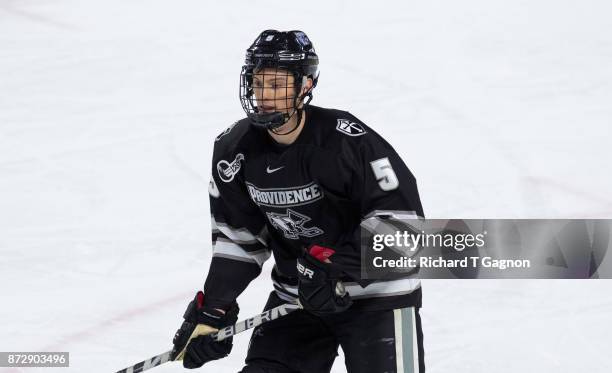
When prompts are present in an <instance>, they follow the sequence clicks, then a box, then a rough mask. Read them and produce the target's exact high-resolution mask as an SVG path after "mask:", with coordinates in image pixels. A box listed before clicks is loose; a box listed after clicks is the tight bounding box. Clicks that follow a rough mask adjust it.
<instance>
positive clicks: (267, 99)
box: [253, 68, 296, 113]
mask: <svg viewBox="0 0 612 373" xmlns="http://www.w3.org/2000/svg"><path fill="white" fill-rule="evenodd" d="M294 84H295V79H294V76H293V74H291V73H290V72H288V71H286V70H280V69H274V68H266V69H261V70H258V71H255V72H254V74H253V92H254V93H255V99H256V100H257V108H258V109H259V110H260V112H263V113H272V112H280V113H290V112H291V111H292V110H293V109H294V99H295V91H296V89H295V85H294Z"/></svg>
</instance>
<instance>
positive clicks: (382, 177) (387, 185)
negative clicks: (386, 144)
mask: <svg viewBox="0 0 612 373" xmlns="http://www.w3.org/2000/svg"><path fill="white" fill-rule="evenodd" d="M370 166H372V171H373V172H374V176H375V177H376V180H378V186H379V187H380V189H382V190H384V191H385V192H388V191H390V190H393V189H397V187H398V186H399V181H398V180H397V176H395V171H393V168H392V167H391V163H390V162H389V158H387V157H385V158H381V159H377V160H375V161H372V162H370Z"/></svg>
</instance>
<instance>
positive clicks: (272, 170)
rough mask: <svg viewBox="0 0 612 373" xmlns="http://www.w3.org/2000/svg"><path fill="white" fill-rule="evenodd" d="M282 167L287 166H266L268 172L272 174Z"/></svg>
mask: <svg viewBox="0 0 612 373" xmlns="http://www.w3.org/2000/svg"><path fill="white" fill-rule="evenodd" d="M281 168H285V166H281V167H279V168H270V166H268V167H266V172H267V173H269V174H271V173H272V172H276V171H278V170H280V169H281Z"/></svg>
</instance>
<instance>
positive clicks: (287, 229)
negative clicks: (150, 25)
mask: <svg viewBox="0 0 612 373" xmlns="http://www.w3.org/2000/svg"><path fill="white" fill-rule="evenodd" d="M266 216H267V217H268V220H269V221H270V224H272V226H273V227H274V228H276V229H278V230H279V231H281V232H283V236H285V237H286V238H288V239H290V240H297V239H299V238H300V236H302V237H314V236H318V235H320V234H322V233H323V230H322V229H321V228H317V227H304V223H306V222H309V221H310V220H311V219H310V218H309V217H308V216H306V215H302V214H300V213H297V212H295V211H293V210H291V209H287V213H286V214H278V213H275V212H266Z"/></svg>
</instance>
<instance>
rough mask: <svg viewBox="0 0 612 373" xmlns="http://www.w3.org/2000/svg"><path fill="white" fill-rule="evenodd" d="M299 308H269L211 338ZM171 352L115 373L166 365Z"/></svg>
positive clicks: (241, 330)
mask: <svg viewBox="0 0 612 373" xmlns="http://www.w3.org/2000/svg"><path fill="white" fill-rule="evenodd" d="M300 308H301V307H300V306H299V305H297V304H289V303H287V304H281V305H280V306H278V307H274V308H270V309H269V310H267V311H265V312H263V313H260V314H259V315H255V316H253V317H251V318H249V319H246V320H242V321H238V322H237V323H236V324H234V325H230V326H227V327H225V328H223V329H221V330H219V331H218V332H215V333H212V334H211V336H212V338H213V339H215V340H217V342H219V341H222V340H224V339H226V338H229V337H231V336H233V335H235V334H238V333H242V332H244V331H245V330H249V329H252V328H254V327H256V326H259V325H261V324H263V323H266V322H268V321H272V320H276V319H278V318H280V317H283V316H285V315H288V314H290V313H291V312H293V311H295V310H298V309H300ZM171 353H172V350H170V351H166V352H164V353H163V354H159V355H156V356H153V357H152V358H150V359H147V360H144V361H141V362H140V363H138V364H135V365H132V366H131V367H129V368H125V369H122V370H120V371H117V373H140V372H143V371H145V370H148V369H151V368H155V367H156V366H159V365H162V364H164V363H167V362H168V361H171V360H170V354H171Z"/></svg>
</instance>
